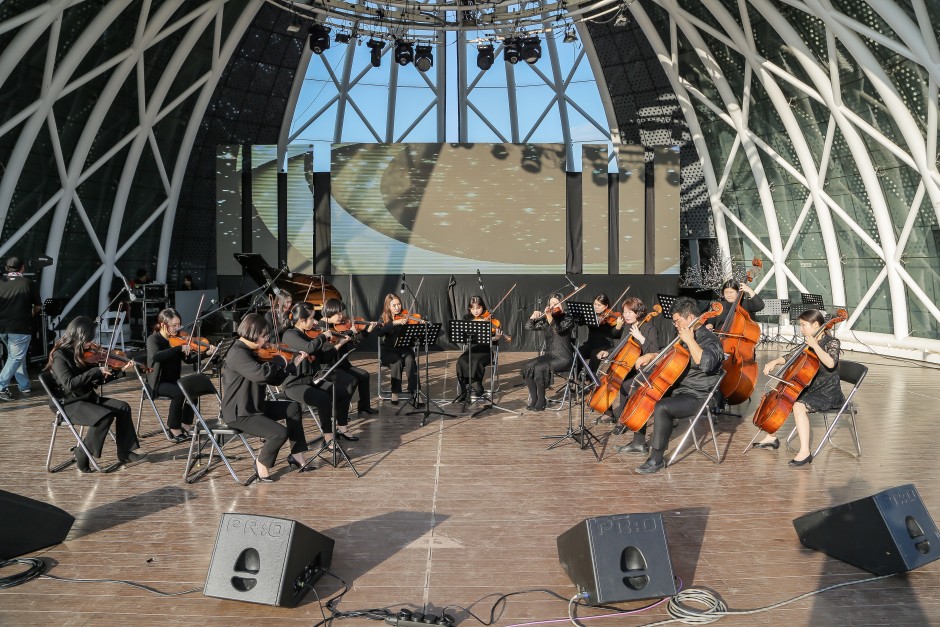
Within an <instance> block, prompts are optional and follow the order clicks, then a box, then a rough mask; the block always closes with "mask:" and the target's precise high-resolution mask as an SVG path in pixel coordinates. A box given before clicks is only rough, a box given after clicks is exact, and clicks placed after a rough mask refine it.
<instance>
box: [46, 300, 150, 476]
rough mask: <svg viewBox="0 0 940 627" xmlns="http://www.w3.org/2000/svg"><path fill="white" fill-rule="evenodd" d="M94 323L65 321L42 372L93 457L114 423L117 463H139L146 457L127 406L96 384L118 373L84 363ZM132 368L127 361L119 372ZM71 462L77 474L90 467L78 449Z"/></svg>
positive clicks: (108, 379)
mask: <svg viewBox="0 0 940 627" xmlns="http://www.w3.org/2000/svg"><path fill="white" fill-rule="evenodd" d="M94 338H95V323H94V321H92V320H91V319H90V318H86V317H85V316H78V317H76V318H75V319H73V320H72V321H71V322H69V324H68V327H66V329H65V333H64V334H63V335H62V337H61V338H60V339H59V340H58V341H57V342H56V343H55V345H54V346H53V347H52V351H51V352H50V353H49V361H48V362H47V363H46V370H51V371H52V376H53V377H54V378H55V380H56V382H57V383H58V384H59V385H60V386H61V387H62V390H63V392H64V398H63V405H65V407H66V408H67V409H66V411H67V412H68V414H69V418H70V419H71V420H72V422H74V423H76V424H79V425H84V426H86V427H89V429H88V433H87V434H86V435H85V437H84V438H83V440H82V441H83V442H84V443H85V446H86V447H87V448H88V450H89V451H90V452H91V454H92V455H94V456H95V457H96V458H97V457H100V456H101V449H102V447H103V446H104V441H105V438H107V436H108V430H109V429H110V428H111V423H115V432H114V435H115V441H116V444H117V457H118V460H120V461H121V462H124V463H133V462H139V461H141V460H142V459H144V458H145V457H146V456H147V454H146V453H140V452H138V449H139V448H140V442H139V441H138V440H137V433H136V432H135V430H134V421H133V420H132V419H131V406H130V405H128V404H127V403H125V402H124V401H119V400H117V399H114V398H108V397H105V396H99V395H98V392H97V390H96V388H97V387H98V385H100V384H102V383H105V382H107V381H110V380H112V379H114V378H115V377H116V376H118V374H119V373H117V372H114V371H113V370H112V369H111V368H109V367H107V366H98V365H97V363H94V362H91V361H86V359H85V351H86V350H88V349H92V348H93V347H95V346H96V345H95V343H94ZM133 367H134V362H133V361H131V360H127V362H126V363H124V365H123V367H122V368H121V370H123V371H127V370H130V369H131V368H133ZM75 462H76V465H77V466H78V469H79V470H80V471H81V472H90V471H91V466H90V464H89V460H88V458H87V457H86V456H85V452H84V451H83V450H82V448H81V447H80V446H76V447H75Z"/></svg>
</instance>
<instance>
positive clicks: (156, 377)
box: [147, 331, 196, 429]
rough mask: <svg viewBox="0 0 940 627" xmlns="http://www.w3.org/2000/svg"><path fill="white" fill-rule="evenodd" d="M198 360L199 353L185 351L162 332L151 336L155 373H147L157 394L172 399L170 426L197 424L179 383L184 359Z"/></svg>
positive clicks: (150, 361)
mask: <svg viewBox="0 0 940 627" xmlns="http://www.w3.org/2000/svg"><path fill="white" fill-rule="evenodd" d="M195 361H196V353H195V352H191V353H190V354H189V355H188V356H186V355H184V354H183V347H182V346H170V341H169V340H168V339H166V338H165V337H163V335H161V334H160V332H159V331H155V332H153V333H151V334H150V335H149V336H148V337H147V365H148V366H149V367H151V368H153V372H150V373H148V374H147V385H148V386H149V387H150V391H151V394H153V395H154V396H157V395H159V396H166V397H168V398H169V399H170V410H169V413H168V414H167V419H166V422H167V425H168V426H169V427H170V429H180V428H181V426H182V425H183V424H184V423H185V424H187V425H190V426H191V425H192V424H193V408H192V407H190V406H189V405H187V404H186V403H185V399H184V398H183V392H182V390H180V388H179V386H178V385H177V384H176V382H177V381H179V380H180V376H182V373H183V362H186V363H187V364H191V363H194V362H195Z"/></svg>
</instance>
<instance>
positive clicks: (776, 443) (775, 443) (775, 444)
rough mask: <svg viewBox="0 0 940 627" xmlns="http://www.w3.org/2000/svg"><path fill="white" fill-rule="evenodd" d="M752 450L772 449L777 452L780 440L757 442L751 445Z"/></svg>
mask: <svg viewBox="0 0 940 627" xmlns="http://www.w3.org/2000/svg"><path fill="white" fill-rule="evenodd" d="M751 448H772V449H773V450H775V451H776V450H777V449H778V448H780V440H778V439H777V438H774V441H773V442H755V443H754V444H751Z"/></svg>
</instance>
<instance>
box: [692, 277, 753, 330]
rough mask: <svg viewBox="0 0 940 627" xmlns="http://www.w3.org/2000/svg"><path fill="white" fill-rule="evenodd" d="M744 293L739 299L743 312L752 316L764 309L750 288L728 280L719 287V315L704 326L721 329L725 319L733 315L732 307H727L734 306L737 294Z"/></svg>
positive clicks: (744, 284) (745, 284)
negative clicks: (720, 308) (720, 300)
mask: <svg viewBox="0 0 940 627" xmlns="http://www.w3.org/2000/svg"><path fill="white" fill-rule="evenodd" d="M741 292H744V297H743V298H742V299H741V307H743V308H744V310H745V311H746V312H747V313H749V314H751V315H754V314H756V313H758V312H759V311H761V310H762V309H763V308H764V301H763V300H762V299H761V297H760V296H758V295H757V292H755V291H754V290H753V289H751V286H750V285H748V284H747V283H740V284H739V283H738V282H737V281H735V280H734V279H728V280H727V281H725V282H724V284H723V285H722V286H721V298H722V301H723V302H722V303H721V304H722V305H724V309H722V311H721V313H720V314H718V315H717V316H715V317H714V318H713V319H711V320H709V321H708V325H706V326H707V327H708V328H709V329H712V330H718V329H721V327H722V325H723V324H724V323H725V318H727V317H728V316H730V315H731V314H732V313H734V307H733V306H729V305H734V302H735V301H736V300H738V294H740V293H741Z"/></svg>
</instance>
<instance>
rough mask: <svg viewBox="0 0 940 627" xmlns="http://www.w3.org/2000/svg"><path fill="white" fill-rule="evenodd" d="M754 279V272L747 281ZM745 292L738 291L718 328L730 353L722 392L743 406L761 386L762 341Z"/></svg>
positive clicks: (756, 263)
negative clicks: (745, 303) (743, 303)
mask: <svg viewBox="0 0 940 627" xmlns="http://www.w3.org/2000/svg"><path fill="white" fill-rule="evenodd" d="M751 265H752V266H754V267H756V268H762V267H763V263H762V262H761V260H760V259H754V260H753V261H752V262H751ZM752 280H753V277H752V276H751V273H750V271H748V273H747V282H748V283H750V282H751V281H752ZM743 298H744V291H743V290H738V298H737V300H735V302H734V304H733V305H732V309H731V311H730V312H729V313H728V315H727V316H726V317H725V320H724V322H723V323H722V325H721V329H716V331H715V333H717V335H718V337H720V338H721V348H722V350H723V351H724V352H725V354H726V355H727V356H728V357H727V358H726V359H725V361H724V363H723V364H722V368H723V369H724V371H725V378H724V379H722V380H721V394H722V396H724V398H725V401H726V402H727V403H728V405H740V404H741V403H743V402H744V401H746V400H748V399H749V398H751V394H753V393H754V386H756V385H757V359H756V357H755V355H754V351H755V349H756V347H757V343H758V342H759V341H760V325H759V324H758V323H756V322H754V321H753V320H752V319H751V316H750V314H749V313H748V312H747V310H746V309H744V307H742V306H741V300H742V299H743Z"/></svg>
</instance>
